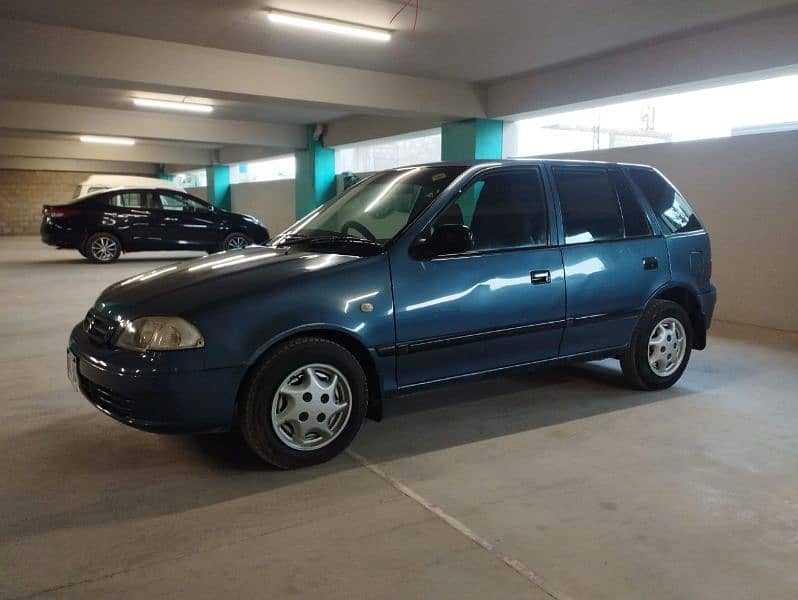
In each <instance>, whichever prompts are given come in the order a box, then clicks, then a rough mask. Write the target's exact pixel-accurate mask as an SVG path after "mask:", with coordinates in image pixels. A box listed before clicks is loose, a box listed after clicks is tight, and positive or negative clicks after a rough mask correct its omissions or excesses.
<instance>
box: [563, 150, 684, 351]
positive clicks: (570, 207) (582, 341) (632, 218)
mask: <svg viewBox="0 0 798 600" xmlns="http://www.w3.org/2000/svg"><path fill="white" fill-rule="evenodd" d="M551 171H552V175H553V180H554V183H555V185H554V188H555V191H556V195H557V198H558V201H559V208H560V212H561V215H562V225H563V234H562V235H563V237H562V240H561V242H562V244H563V245H562V253H563V263H564V268H565V285H566V328H565V332H564V335H563V341H562V346H561V348H560V355H561V356H571V355H575V354H581V353H586V352H592V351H599V350H605V349H610V348H619V347H622V346H625V345H627V344H628V343H629V339H630V337H631V334H632V330H633V329H634V326H635V324H636V323H637V319H638V317H639V315H640V313H641V311H642V310H643V308H644V306H645V303H646V302H647V300H648V298H649V297H651V295H652V294H653V293H654V292H655V291H656V290H657V289H658V288H660V287H661V286H663V285H664V284H665V283H667V281H668V280H669V277H670V273H669V266H668V251H667V247H666V244H665V240H664V239H663V238H662V236H654V234H653V231H652V227H651V223H650V222H649V220H648V217H647V216H646V213H645V212H644V211H643V209H642V207H641V205H640V203H639V202H638V200H637V198H636V197H635V195H634V194H633V192H632V189H631V186H630V185H629V182H628V180H627V179H626V176H625V175H624V174H623V173H622V172H621V171H620V170H619V169H617V168H615V167H602V166H595V167H594V166H589V167H588V166H581V165H580V166H555V167H552V169H551Z"/></svg>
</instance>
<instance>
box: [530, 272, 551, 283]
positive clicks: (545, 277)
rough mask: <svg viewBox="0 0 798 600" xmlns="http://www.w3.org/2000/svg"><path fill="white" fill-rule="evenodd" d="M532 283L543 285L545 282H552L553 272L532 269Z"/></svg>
mask: <svg viewBox="0 0 798 600" xmlns="http://www.w3.org/2000/svg"><path fill="white" fill-rule="evenodd" d="M530 275H531V276H532V285H541V284H543V283H551V273H550V272H549V271H532V272H531V273H530Z"/></svg>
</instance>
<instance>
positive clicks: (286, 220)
mask: <svg viewBox="0 0 798 600" xmlns="http://www.w3.org/2000/svg"><path fill="white" fill-rule="evenodd" d="M231 187H232V192H231V193H232V198H231V205H232V209H233V210H234V211H235V212H239V213H244V214H248V215H252V216H254V217H257V218H259V219H260V220H261V221H262V222H263V224H264V225H266V227H267V228H268V229H269V233H270V234H271V235H272V236H275V235H277V234H278V233H280V232H281V231H283V230H285V229H287V228H288V226H289V225H291V224H293V223H294V221H296V202H295V200H294V180H293V179H281V180H278V181H258V182H255V183H237V184H235V185H233V186H231Z"/></svg>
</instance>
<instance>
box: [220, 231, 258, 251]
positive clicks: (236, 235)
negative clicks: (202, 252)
mask: <svg viewBox="0 0 798 600" xmlns="http://www.w3.org/2000/svg"><path fill="white" fill-rule="evenodd" d="M251 244H252V238H251V237H249V236H248V235H247V234H246V233H241V232H240V231H234V232H233V233H230V234H228V235H226V236H225V238H224V240H222V245H221V248H219V250H221V251H224V250H242V249H244V248H246V247H247V246H250V245H251Z"/></svg>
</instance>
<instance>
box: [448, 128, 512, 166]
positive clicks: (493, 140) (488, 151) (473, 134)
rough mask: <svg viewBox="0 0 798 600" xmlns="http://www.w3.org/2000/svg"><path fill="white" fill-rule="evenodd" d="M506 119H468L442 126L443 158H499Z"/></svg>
mask: <svg viewBox="0 0 798 600" xmlns="http://www.w3.org/2000/svg"><path fill="white" fill-rule="evenodd" d="M503 132H504V121H499V120H496V119H468V120H465V121H454V122H452V123H444V124H443V125H442V126H441V137H442V140H441V159H442V160H475V159H499V158H501V157H502V136H503Z"/></svg>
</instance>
